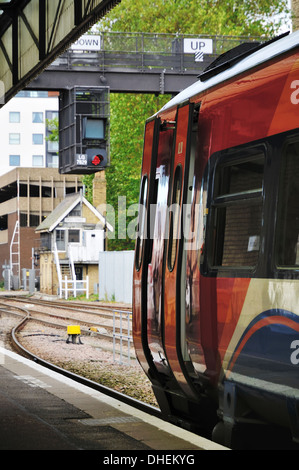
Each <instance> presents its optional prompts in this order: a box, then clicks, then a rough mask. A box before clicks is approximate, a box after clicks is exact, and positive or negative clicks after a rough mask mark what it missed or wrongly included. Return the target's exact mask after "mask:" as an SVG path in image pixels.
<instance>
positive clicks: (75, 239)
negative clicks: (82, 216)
mask: <svg viewBox="0 0 299 470" xmlns="http://www.w3.org/2000/svg"><path fill="white" fill-rule="evenodd" d="M69 243H80V230H69Z"/></svg>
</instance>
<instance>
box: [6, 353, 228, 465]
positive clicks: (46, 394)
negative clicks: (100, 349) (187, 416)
mask: <svg viewBox="0 0 299 470" xmlns="http://www.w3.org/2000/svg"><path fill="white" fill-rule="evenodd" d="M205 449H206V450H214V449H215V450H218V449H223V447H221V446H218V445H217V444H214V443H211V442H210V441H208V440H206V439H202V438H200V437H198V436H195V435H194V434H192V433H190V432H188V431H185V430H183V429H179V428H177V427H175V426H173V425H171V424H169V423H166V422H164V421H163V420H160V419H158V418H155V417H150V416H148V415H147V414H146V413H144V412H141V411H138V410H135V409H134V408H132V407H131V406H128V405H125V404H123V403H121V402H119V401H117V400H115V399H114V398H110V397H107V396H106V395H104V394H102V393H100V392H97V391H95V390H91V389H89V388H88V387H86V386H84V385H81V384H77V383H76V382H74V381H73V380H71V379H69V378H67V377H64V376H62V375H61V374H58V373H56V372H53V371H51V370H49V369H47V368H44V367H42V366H40V365H38V364H36V363H34V362H33V361H30V360H27V359H25V358H22V357H20V356H18V355H17V354H15V353H13V352H11V351H8V350H6V349H4V348H0V450H102V451H110V452H114V451H130V452H131V451H145V452H148V451H153V450H154V451H175V452H178V451H179V452H183V453H184V452H185V453H186V455H187V454H188V453H190V452H195V451H198V450H205ZM111 455H112V454H111ZM109 458H110V457H109ZM111 458H112V457H111Z"/></svg>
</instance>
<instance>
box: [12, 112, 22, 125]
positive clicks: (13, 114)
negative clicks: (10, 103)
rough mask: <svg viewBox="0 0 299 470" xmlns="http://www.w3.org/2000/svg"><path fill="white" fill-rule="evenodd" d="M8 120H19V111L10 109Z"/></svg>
mask: <svg viewBox="0 0 299 470" xmlns="http://www.w3.org/2000/svg"><path fill="white" fill-rule="evenodd" d="M9 122H14V123H15V122H20V113H19V112H18V111H10V113H9Z"/></svg>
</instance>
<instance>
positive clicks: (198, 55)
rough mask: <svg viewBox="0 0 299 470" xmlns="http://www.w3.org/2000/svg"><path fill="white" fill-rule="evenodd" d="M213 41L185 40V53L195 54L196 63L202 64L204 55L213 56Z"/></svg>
mask: <svg viewBox="0 0 299 470" xmlns="http://www.w3.org/2000/svg"><path fill="white" fill-rule="evenodd" d="M212 52H213V39H206V38H204V39H201V38H184V53H185V54H195V62H202V61H203V56H204V54H212Z"/></svg>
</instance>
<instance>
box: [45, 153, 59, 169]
mask: <svg viewBox="0 0 299 470" xmlns="http://www.w3.org/2000/svg"><path fill="white" fill-rule="evenodd" d="M58 163H59V159H58V155H48V156H47V167H48V168H58Z"/></svg>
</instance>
